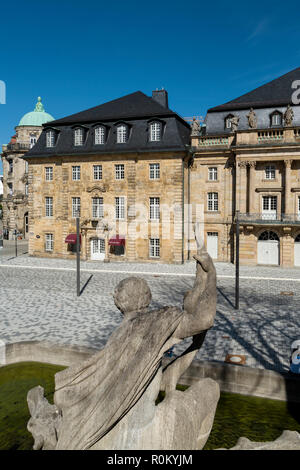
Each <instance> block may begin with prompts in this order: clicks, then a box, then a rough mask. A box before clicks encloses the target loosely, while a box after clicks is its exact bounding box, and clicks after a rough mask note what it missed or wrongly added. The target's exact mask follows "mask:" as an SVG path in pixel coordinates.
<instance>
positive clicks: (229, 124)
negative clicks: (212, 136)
mask: <svg viewBox="0 0 300 470" xmlns="http://www.w3.org/2000/svg"><path fill="white" fill-rule="evenodd" d="M232 118H233V114H229V115H228V116H227V117H226V118H225V129H229V130H230V129H231V128H232V122H231V120H232Z"/></svg>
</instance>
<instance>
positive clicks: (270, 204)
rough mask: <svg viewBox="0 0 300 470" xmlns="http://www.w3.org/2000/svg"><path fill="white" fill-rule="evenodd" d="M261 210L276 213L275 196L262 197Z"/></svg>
mask: <svg viewBox="0 0 300 470" xmlns="http://www.w3.org/2000/svg"><path fill="white" fill-rule="evenodd" d="M263 210H264V211H276V210H277V196H263Z"/></svg>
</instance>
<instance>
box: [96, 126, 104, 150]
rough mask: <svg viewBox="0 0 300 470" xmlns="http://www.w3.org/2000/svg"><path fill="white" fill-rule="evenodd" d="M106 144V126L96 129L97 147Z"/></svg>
mask: <svg viewBox="0 0 300 470" xmlns="http://www.w3.org/2000/svg"><path fill="white" fill-rule="evenodd" d="M103 144H105V128H104V126H97V127H95V145H103Z"/></svg>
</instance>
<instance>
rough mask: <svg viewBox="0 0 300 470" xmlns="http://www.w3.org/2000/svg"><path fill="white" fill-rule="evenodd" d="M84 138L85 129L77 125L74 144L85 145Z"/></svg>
mask: <svg viewBox="0 0 300 470" xmlns="http://www.w3.org/2000/svg"><path fill="white" fill-rule="evenodd" d="M83 139H84V130H83V129H81V128H80V127H77V128H76V129H74V145H75V146H76V147H77V146H80V145H83Z"/></svg>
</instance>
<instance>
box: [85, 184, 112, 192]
mask: <svg viewBox="0 0 300 470" xmlns="http://www.w3.org/2000/svg"><path fill="white" fill-rule="evenodd" d="M107 189H108V188H107V186H105V185H103V186H91V187H89V188H87V192H88V193H92V192H100V193H106V192H107Z"/></svg>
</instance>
